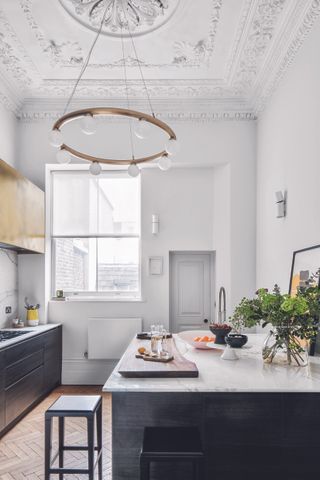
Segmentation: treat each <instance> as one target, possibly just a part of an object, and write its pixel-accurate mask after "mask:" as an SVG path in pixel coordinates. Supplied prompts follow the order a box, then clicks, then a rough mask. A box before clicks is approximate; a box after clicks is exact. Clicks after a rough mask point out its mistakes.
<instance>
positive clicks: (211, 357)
mask: <svg viewBox="0 0 320 480" xmlns="http://www.w3.org/2000/svg"><path fill="white" fill-rule="evenodd" d="M267 333H268V332H266V333H263V334H250V335H248V337H249V340H248V343H247V345H245V346H244V347H243V348H241V349H237V350H235V351H236V352H237V355H238V357H239V359H238V360H235V361H228V360H222V359H221V354H222V353H223V349H215V350H212V349H210V350H196V349H194V348H193V347H191V346H189V345H187V344H186V343H185V342H183V341H182V340H181V339H180V338H179V337H177V336H176V335H175V336H174V337H175V341H176V345H177V347H178V349H179V350H180V352H181V353H182V354H183V355H184V356H185V358H187V359H188V360H190V361H192V362H194V363H195V364H196V365H197V367H198V370H199V377H198V378H123V377H122V376H121V375H120V374H119V373H118V365H119V364H118V365H117V366H116V367H115V369H114V371H113V372H112V374H111V375H110V377H109V379H108V380H107V382H106V383H105V385H104V387H103V391H104V392H320V357H310V363H309V365H308V366H307V367H295V366H283V365H276V364H271V365H266V364H264V363H263V361H262V356H261V349H262V344H263V341H264V339H265V338H266V334H267Z"/></svg>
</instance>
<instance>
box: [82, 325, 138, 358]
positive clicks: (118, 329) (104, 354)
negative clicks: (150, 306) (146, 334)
mask: <svg viewBox="0 0 320 480" xmlns="http://www.w3.org/2000/svg"><path fill="white" fill-rule="evenodd" d="M141 329H142V319H141V318H128V317H126V318H102V317H99V318H97V317H96V318H92V317H91V318H89V319H88V358H89V359H90V360H93V359H104V360H105V359H110V360H117V359H119V358H121V356H122V354H123V353H124V351H125V349H126V348H127V346H128V344H129V342H130V341H131V340H132V338H133V337H134V335H135V334H136V333H138V332H141Z"/></svg>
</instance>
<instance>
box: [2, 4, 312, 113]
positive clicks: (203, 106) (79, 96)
mask: <svg viewBox="0 0 320 480" xmlns="http://www.w3.org/2000/svg"><path fill="white" fill-rule="evenodd" d="M101 2H102V3H101ZM101 2H98V1H97V0H14V1H12V0H1V2H0V101H2V103H4V104H5V105H6V106H7V107H8V108H10V109H12V110H14V111H15V113H16V114H17V115H20V116H21V117H28V115H33V116H34V115H40V116H41V115H42V116H43V115H44V116H45V115H51V114H52V115H55V114H56V112H58V113H59V112H60V113H61V108H62V106H63V104H64V102H65V101H66V98H67V97H68V95H69V94H70V92H71V90H72V87H73V85H74V82H75V79H76V78H77V76H78V74H79V71H80V69H81V66H82V64H83V62H84V59H85V58H86V56H87V53H88V50H89V48H90V45H91V44H92V41H93V39H94V36H95V35H96V33H95V31H94V30H95V29H96V28H97V21H98V20H99V18H100V19H101V15H102V13H103V12H104V10H103V9H102V8H100V7H101V6H102V5H104V6H108V7H110V8H109V10H108V11H107V13H108V14H110V15H109V16H108V15H106V19H107V20H108V22H107V23H105V24H104V33H105V35H102V36H100V38H99V40H98V43H97V45H96V48H95V49H94V52H93V55H92V58H91V61H90V64H89V66H88V68H87V70H86V73H85V76H84V78H83V79H82V81H81V82H80V84H79V87H78V88H77V91H76V95H75V102H76V103H78V104H79V105H80V104H81V105H85V104H86V103H87V102H91V103H93V102H96V103H102V101H104V100H108V103H111V104H112V103H120V104H121V102H123V101H124V99H125V86H124V80H123V79H124V65H123V63H124V62H123V56H122V48H121V39H120V38H119V33H120V32H119V28H120V30H121V22H122V21H124V27H123V30H126V29H127V31H126V32H124V35H125V36H126V38H125V39H124V44H125V63H126V65H127V70H128V77H129V93H130V97H133V98H134V99H135V100H134V102H135V103H136V104H137V105H138V104H139V102H140V103H141V102H143V99H144V98H145V93H144V90H143V85H142V82H141V79H140V74H139V67H141V69H142V71H143V73H144V76H145V78H146V81H147V85H148V89H149V91H150V96H151V98H152V99H153V100H154V102H155V106H156V107H157V108H158V110H159V111H162V112H163V114H166V115H170V114H173V113H174V114H175V115H176V116H180V118H184V117H186V116H189V117H192V116H193V117H194V118H195V117H198V118H217V117H219V118H220V117H221V116H222V117H223V118H228V117H233V116H235V117H236V118H254V117H255V116H256V114H257V113H258V112H259V111H260V110H261V109H262V108H263V106H264V104H265V102H266V100H267V98H268V97H269V96H270V95H271V94H272V92H273V90H274V89H275V87H276V85H277V84H278V82H279V80H280V79H281V77H282V75H283V73H284V71H285V70H286V67H287V66H288V65H289V64H290V63H291V62H292V59H293V58H294V55H295V53H296V52H297V50H298V49H299V47H300V45H301V43H302V42H303V39H304V37H305V36H306V34H307V33H308V31H309V30H310V28H311V27H312V25H313V23H314V21H315V20H316V18H317V17H318V16H319V13H320V0H198V1H194V0H180V1H179V0H161V1H160V0H101ZM120 3H124V4H126V5H127V12H129V11H130V12H131V13H132V15H131V16H130V15H129V13H128V16H126V18H125V19H123V17H121V15H120V16H119V11H118V10H117V6H118V4H120ZM96 6H98V7H99V6H100V7H99V8H98V7H96ZM147 7H148V8H147ZM92 8H94V10H93V12H94V14H93V15H94V19H93V20H92V19H90V11H91V12H92ZM130 9H131V10H130ZM133 13H134V14H135V15H136V16H134V15H133ZM137 16H138V17H139V22H137ZM121 18H122V20H121ZM125 21H127V24H125ZM135 21H136V25H135V29H133V27H132V25H133V23H134V22H135ZM119 22H120V23H119ZM128 24H129V26H128ZM131 30H132V34H134V35H136V36H135V38H134V43H135V46H136V50H137V54H138V61H137V60H136V58H135V55H134V52H133V47H132V42H131V39H130V32H131ZM133 30H134V32H133Z"/></svg>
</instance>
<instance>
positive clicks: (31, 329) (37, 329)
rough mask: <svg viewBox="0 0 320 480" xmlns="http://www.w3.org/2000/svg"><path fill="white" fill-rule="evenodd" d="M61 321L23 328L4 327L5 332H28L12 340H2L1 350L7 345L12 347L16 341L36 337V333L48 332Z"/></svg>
mask: <svg viewBox="0 0 320 480" xmlns="http://www.w3.org/2000/svg"><path fill="white" fill-rule="evenodd" d="M60 325H61V324H60V323H46V324H44V325H38V326H37V327H23V328H2V329H1V330H2V331H5V332H10V331H11V332H28V333H25V334H24V335H19V336H18V337H15V338H11V339H10V340H4V341H3V342H0V350H1V349H3V348H6V347H11V346H12V345H15V344H16V343H19V342H22V341H23V340H27V339H28V338H32V337H35V336H36V335H40V334H41V333H45V332H48V331H49V330H52V329H53V328H57V327H59V326H60Z"/></svg>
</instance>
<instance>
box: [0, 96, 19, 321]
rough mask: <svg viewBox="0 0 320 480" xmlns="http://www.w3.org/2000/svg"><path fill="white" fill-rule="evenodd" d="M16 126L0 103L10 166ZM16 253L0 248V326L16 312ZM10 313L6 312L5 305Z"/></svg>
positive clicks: (0, 136) (0, 148) (1, 138)
mask: <svg viewBox="0 0 320 480" xmlns="http://www.w3.org/2000/svg"><path fill="white" fill-rule="evenodd" d="M16 127H17V120H16V118H15V116H14V115H13V113H11V112H9V111H8V110H6V109H5V108H4V107H3V106H2V105H0V158H1V159H2V160H4V161H5V162H7V163H9V164H10V165H12V166H15V163H16ZM17 304H18V270H17V254H16V253H14V252H9V251H8V250H4V249H0V328H2V327H4V326H8V325H9V324H10V321H11V319H12V318H15V317H16V316H17V314H18V305H17ZM6 306H11V308H12V313H11V314H6V313H5V307H6Z"/></svg>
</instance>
